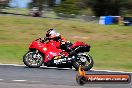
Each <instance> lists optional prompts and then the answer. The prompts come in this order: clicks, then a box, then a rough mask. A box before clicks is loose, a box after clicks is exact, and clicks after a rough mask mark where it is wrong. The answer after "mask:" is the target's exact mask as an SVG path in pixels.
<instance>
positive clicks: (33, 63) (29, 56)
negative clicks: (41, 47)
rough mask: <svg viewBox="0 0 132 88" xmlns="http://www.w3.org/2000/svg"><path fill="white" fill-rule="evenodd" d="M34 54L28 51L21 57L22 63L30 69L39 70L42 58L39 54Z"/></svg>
mask: <svg viewBox="0 0 132 88" xmlns="http://www.w3.org/2000/svg"><path fill="white" fill-rule="evenodd" d="M34 52H35V51H28V52H27V53H26V54H25V55H24V56H23V62H24V64H25V65H26V66H28V67H30V68H39V67H40V66H41V65H42V64H43V56H42V55H41V54H40V53H39V52H38V53H37V54H36V53H34Z"/></svg>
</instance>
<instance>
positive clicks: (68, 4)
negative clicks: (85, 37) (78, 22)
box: [54, 0, 80, 15]
mask: <svg viewBox="0 0 132 88" xmlns="http://www.w3.org/2000/svg"><path fill="white" fill-rule="evenodd" d="M54 11H55V12H56V13H64V14H67V15H68V14H79V11H80V8H79V6H77V3H76V0H64V1H63V2H62V3H61V4H60V5H57V6H56V7H55V8H54Z"/></svg>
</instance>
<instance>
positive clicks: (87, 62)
mask: <svg viewBox="0 0 132 88" xmlns="http://www.w3.org/2000/svg"><path fill="white" fill-rule="evenodd" d="M93 64H94V62H93V59H92V57H91V56H90V55H89V54H88V55H87V54H85V53H79V54H78V60H77V61H75V62H73V67H74V68H75V69H76V70H78V69H79V66H80V65H81V66H82V68H83V69H84V70H85V71H88V70H90V69H91V68H92V67H93Z"/></svg>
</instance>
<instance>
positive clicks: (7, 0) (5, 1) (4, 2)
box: [0, 0, 9, 12]
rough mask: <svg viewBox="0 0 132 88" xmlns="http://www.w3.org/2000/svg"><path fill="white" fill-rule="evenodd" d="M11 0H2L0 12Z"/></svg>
mask: <svg viewBox="0 0 132 88" xmlns="http://www.w3.org/2000/svg"><path fill="white" fill-rule="evenodd" d="M8 3H9V0H0V12H1V10H2V9H3V8H5V7H7V6H8Z"/></svg>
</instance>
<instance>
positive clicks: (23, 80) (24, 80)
mask: <svg viewBox="0 0 132 88" xmlns="http://www.w3.org/2000/svg"><path fill="white" fill-rule="evenodd" d="M11 81H14V82H26V81H27V80H11Z"/></svg>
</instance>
